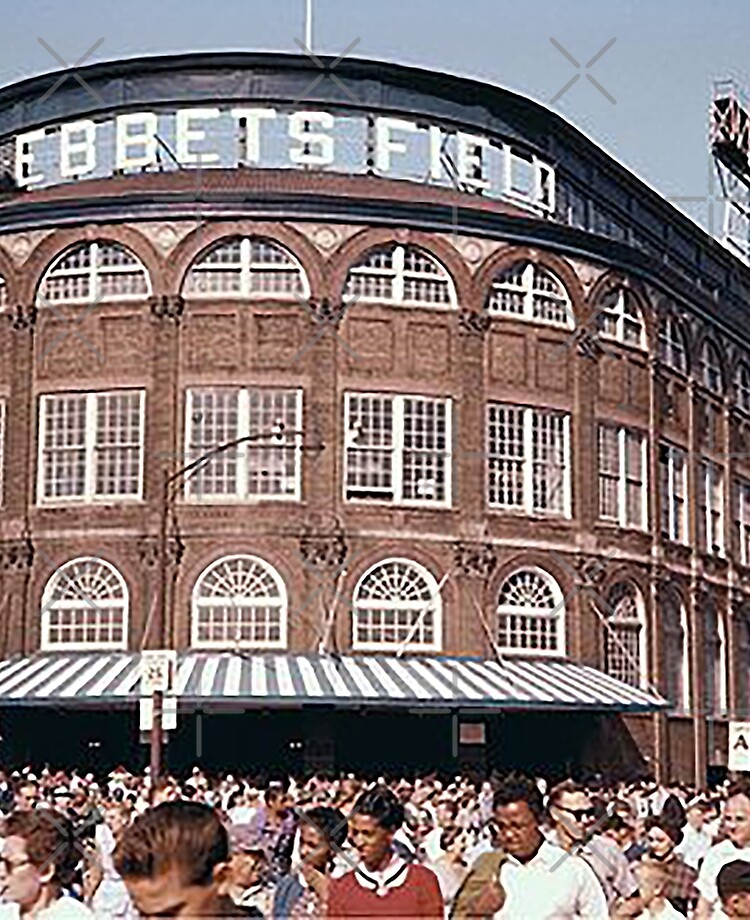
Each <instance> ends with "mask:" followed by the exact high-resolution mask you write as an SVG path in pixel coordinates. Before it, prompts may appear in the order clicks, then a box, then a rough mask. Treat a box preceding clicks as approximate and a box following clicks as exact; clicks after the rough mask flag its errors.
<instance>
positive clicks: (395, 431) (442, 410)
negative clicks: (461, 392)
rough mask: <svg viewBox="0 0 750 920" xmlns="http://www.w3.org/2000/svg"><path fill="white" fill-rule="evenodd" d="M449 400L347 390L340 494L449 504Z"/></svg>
mask: <svg viewBox="0 0 750 920" xmlns="http://www.w3.org/2000/svg"><path fill="white" fill-rule="evenodd" d="M450 425H451V416H450V400H447V399H428V398H425V397H421V396H387V395H385V394H379V393H347V395H346V401H345V415H344V426H345V472H344V483H345V495H346V497H347V498H348V499H349V500H351V501H356V500H371V501H372V500H375V501H387V502H395V503H401V504H420V505H421V504H427V505H449V504H450V501H451V469H450V464H451V455H450V441H451V436H450Z"/></svg>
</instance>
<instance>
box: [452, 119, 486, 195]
mask: <svg viewBox="0 0 750 920" xmlns="http://www.w3.org/2000/svg"><path fill="white" fill-rule="evenodd" d="M457 136H458V182H459V184H462V185H468V186H469V187H470V188H473V189H478V188H489V187H490V183H489V179H487V178H486V177H485V174H484V173H485V159H486V157H487V151H488V150H489V147H490V142H489V139H488V138H486V137H476V136H475V135H473V134H463V133H462V132H461V131H459V132H458V135H457Z"/></svg>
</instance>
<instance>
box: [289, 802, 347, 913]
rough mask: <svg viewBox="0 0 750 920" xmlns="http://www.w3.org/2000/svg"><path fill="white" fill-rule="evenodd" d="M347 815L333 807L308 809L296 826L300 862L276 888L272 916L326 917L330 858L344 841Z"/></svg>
mask: <svg viewBox="0 0 750 920" xmlns="http://www.w3.org/2000/svg"><path fill="white" fill-rule="evenodd" d="M346 835H347V825H346V818H345V817H344V815H343V814H342V813H341V812H340V811H339V810H338V809H336V808H328V807H324V806H318V807H316V808H309V809H308V810H307V811H306V812H304V814H303V815H302V817H301V820H300V825H299V837H300V840H299V863H298V864H297V865H296V866H294V867H293V868H294V869H295V870H296V871H295V872H293V874H291V875H287V876H284V878H282V879H281V881H280V882H279V884H278V886H277V888H276V896H275V897H274V901H273V916H274V917H276V918H279V920H281V918H287V917H289V916H291V913H292V910H294V912H295V913H294V916H311V917H322V916H325V904H326V902H327V900H328V886H329V884H330V876H331V870H332V868H333V860H334V857H335V856H336V852H337V850H340V849H341V847H343V846H344V844H345V843H346Z"/></svg>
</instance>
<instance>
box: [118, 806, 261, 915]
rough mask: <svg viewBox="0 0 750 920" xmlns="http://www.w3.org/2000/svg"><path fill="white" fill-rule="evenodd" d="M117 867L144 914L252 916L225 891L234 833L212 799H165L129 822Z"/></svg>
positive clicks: (137, 905)
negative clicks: (202, 801) (206, 802)
mask: <svg viewBox="0 0 750 920" xmlns="http://www.w3.org/2000/svg"><path fill="white" fill-rule="evenodd" d="M115 868H116V869H117V871H118V872H119V874H120V875H121V876H122V878H123V880H124V881H125V885H126V886H127V889H128V891H129V893H130V897H131V899H132V901H133V904H134V905H135V907H136V909H137V910H139V911H140V913H141V916H143V917H247V916H248V913H247V911H245V910H243V909H242V908H240V907H237V906H235V905H234V904H233V902H232V900H231V898H229V897H228V896H227V895H225V894H223V891H224V888H225V887H226V885H227V884H228V882H229V837H228V834H227V831H226V829H225V828H224V826H223V825H222V823H221V821H219V818H218V816H217V814H216V812H215V811H214V810H213V808H209V806H208V805H201V804H198V803H197V802H184V801H183V802H163V803H162V804H161V805H157V806H156V807H155V808H151V809H150V810H149V811H146V812H144V814H142V815H141V816H140V817H138V818H136V819H135V821H134V822H133V823H132V824H131V825H130V826H129V827H128V828H126V830H125V832H124V834H123V836H122V839H121V840H120V842H119V844H118V845H117V849H116V850H115Z"/></svg>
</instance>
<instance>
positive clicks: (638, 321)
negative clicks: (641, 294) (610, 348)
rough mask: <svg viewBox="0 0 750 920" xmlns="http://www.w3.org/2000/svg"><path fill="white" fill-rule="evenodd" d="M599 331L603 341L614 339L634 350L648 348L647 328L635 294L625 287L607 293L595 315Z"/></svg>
mask: <svg viewBox="0 0 750 920" xmlns="http://www.w3.org/2000/svg"><path fill="white" fill-rule="evenodd" d="M595 317H596V324H597V329H598V330H599V335H600V336H601V337H602V338H603V339H612V340H613V341H615V342H620V343H622V344H623V345H631V346H633V347H634V348H640V349H644V350H645V348H646V326H645V323H644V321H643V315H642V314H641V310H640V307H639V306H638V304H637V303H636V299H635V297H634V296H633V293H632V292H631V291H629V290H628V289H627V288H624V287H616V288H612V289H611V290H609V291H607V292H606V293H605V294H604V295H603V296H602V298H601V300H600V301H599V305H598V307H597V309H596V313H595Z"/></svg>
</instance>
